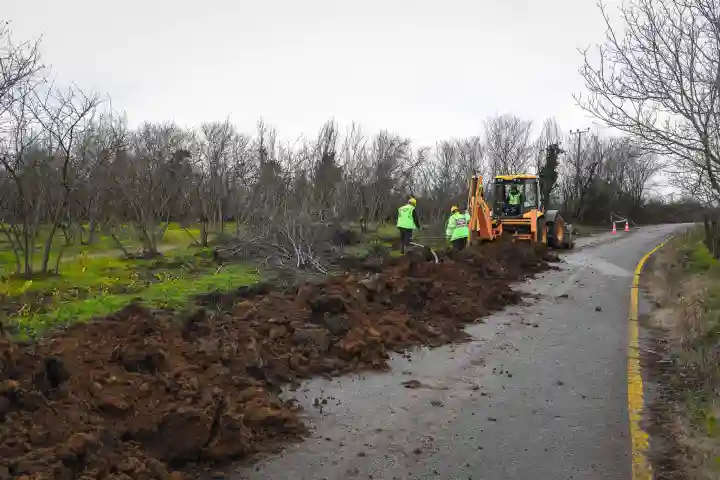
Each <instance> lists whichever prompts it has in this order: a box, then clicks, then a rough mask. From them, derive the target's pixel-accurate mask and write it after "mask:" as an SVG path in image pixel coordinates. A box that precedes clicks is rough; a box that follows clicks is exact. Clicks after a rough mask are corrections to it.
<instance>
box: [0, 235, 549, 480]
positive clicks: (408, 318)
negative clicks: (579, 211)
mask: <svg viewBox="0 0 720 480" xmlns="http://www.w3.org/2000/svg"><path fill="white" fill-rule="evenodd" d="M556 259H557V257H555V256H554V255H552V254H550V253H548V252H546V251H545V250H543V249H541V248H533V247H530V246H522V245H513V244H511V243H506V242H498V243H494V244H490V245H485V246H482V247H477V248H473V249H471V250H468V251H466V252H463V253H461V254H456V255H455V256H454V258H446V259H444V261H443V262H442V263H441V264H434V263H428V262H425V261H424V260H422V259H419V258H409V257H406V258H402V259H397V260H393V261H389V262H387V263H385V264H383V265H377V264H375V265H357V266H355V268H354V271H352V272H350V273H347V274H345V275H343V276H336V277H331V278H329V279H327V280H325V281H323V282H321V283H315V284H305V285H303V286H301V287H300V288H298V289H294V290H292V291H264V290H263V289H260V291H255V292H253V291H250V292H247V291H246V292H244V293H243V294H242V295H235V296H233V295H227V296H220V297H218V296H215V297H206V298H205V303H208V302H209V301H210V300H212V302H211V303H213V304H216V305H220V307H221V308H219V309H208V308H199V309H197V310H196V311H195V312H194V313H193V314H191V315H180V314H177V313H173V312H162V311H155V312H151V311H149V310H147V309H144V308H142V307H139V306H135V305H130V306H128V307H126V308H125V309H124V310H122V311H120V312H118V313H117V314H115V315H112V316H109V317H107V318H104V319H98V320H95V321H92V322H90V323H86V324H76V325H73V326H71V327H69V328H68V329H67V330H65V331H62V332H57V333H56V334H54V335H52V336H50V337H48V338H46V339H43V340H42V341H40V342H38V343H34V344H19V343H12V342H10V341H7V340H0V479H2V480H4V479H9V478H23V476H24V478H28V479H40V478H43V479H44V478H58V479H63V478H67V479H71V478H88V479H89V478H116V479H128V478H132V479H163V478H178V479H179V478H183V477H185V478H191V477H193V476H194V475H195V474H194V473H193V472H197V471H198V469H205V468H212V465H213V464H220V463H224V462H227V461H230V460H232V459H237V458H242V457H245V456H247V455H250V454H253V453H257V452H261V451H267V450H269V449H274V448H276V447H277V446H278V445H279V444H281V443H283V442H287V441H293V440H297V439H301V438H302V437H303V436H304V434H305V433H306V429H305V425H304V424H303V423H302V421H301V420H300V418H299V416H298V413H297V407H296V406H295V404H294V402H292V401H283V400H281V399H280V397H279V396H278V393H279V391H280V386H281V385H283V384H287V383H288V382H295V381H298V380H299V379H302V378H308V377H311V376H315V375H340V374H343V373H347V372H352V371H359V370H363V369H384V368H387V359H388V352H391V351H401V350H404V349H406V348H408V347H411V346H415V345H431V346H435V345H441V344H444V343H448V342H451V341H461V340H463V339H464V338H465V334H464V333H463V326H464V325H466V324H469V323H473V322H477V321H480V319H481V318H482V317H483V316H484V315H487V314H488V313H490V312H491V311H494V310H497V309H501V308H503V307H504V306H506V305H509V304H514V303H517V302H519V301H520V300H521V294H520V293H518V292H515V291H513V290H512V289H511V288H510V284H511V283H512V282H515V281H517V280H520V279H523V278H524V277H527V276H530V275H532V274H535V273H537V272H539V271H542V270H544V269H547V268H550V267H549V265H548V263H547V261H548V260H556ZM373 271H374V272H373ZM238 297H240V298H238ZM243 297H244V298H243Z"/></svg>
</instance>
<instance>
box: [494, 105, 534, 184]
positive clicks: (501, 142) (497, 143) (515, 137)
mask: <svg viewBox="0 0 720 480" xmlns="http://www.w3.org/2000/svg"><path fill="white" fill-rule="evenodd" d="M531 128H532V122H530V121H526V120H522V119H520V118H518V117H515V116H512V115H502V116H496V117H490V118H488V119H487V120H485V151H486V154H487V156H488V159H489V161H490V170H491V172H492V175H500V174H512V173H522V172H523V171H525V170H526V169H527V168H528V166H529V160H530V156H531V155H532V148H531V144H530V129H531Z"/></svg>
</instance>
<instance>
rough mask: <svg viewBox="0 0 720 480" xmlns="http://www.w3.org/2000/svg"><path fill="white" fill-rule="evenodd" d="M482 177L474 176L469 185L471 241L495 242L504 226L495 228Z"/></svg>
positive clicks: (500, 225) (499, 225)
mask: <svg viewBox="0 0 720 480" xmlns="http://www.w3.org/2000/svg"><path fill="white" fill-rule="evenodd" d="M484 194H485V190H484V185H483V178H482V175H473V176H472V177H471V178H470V183H469V185H468V203H467V204H468V209H469V210H470V241H471V242H472V241H473V240H475V239H479V240H481V241H489V240H494V239H495V238H497V237H498V236H499V235H500V234H501V233H502V224H498V225H497V226H495V227H493V219H492V211H491V210H490V207H489V206H488V204H487V202H486V201H485V195H484Z"/></svg>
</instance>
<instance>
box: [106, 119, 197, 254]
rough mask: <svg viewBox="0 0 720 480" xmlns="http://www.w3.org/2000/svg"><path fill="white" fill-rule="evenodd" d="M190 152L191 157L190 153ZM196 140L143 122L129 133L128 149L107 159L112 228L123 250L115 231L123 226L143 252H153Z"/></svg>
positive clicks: (187, 177) (173, 210)
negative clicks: (111, 187) (134, 130)
mask: <svg viewBox="0 0 720 480" xmlns="http://www.w3.org/2000/svg"><path fill="white" fill-rule="evenodd" d="M193 155H195V156H193ZM195 158H197V142H196V141H195V137H194V135H193V134H192V133H191V132H188V131H185V130H183V129H181V128H180V127H178V126H177V125H174V124H171V123H169V124H150V123H146V124H144V125H142V126H141V127H140V128H139V129H138V131H137V132H134V133H133V134H132V135H130V136H129V137H128V148H127V149H123V150H120V151H119V152H118V153H117V155H116V156H115V158H113V159H112V160H111V162H110V165H109V168H110V171H111V177H112V179H113V181H114V192H113V198H114V199H115V204H114V206H113V208H112V213H111V218H110V219H109V220H110V222H111V226H112V229H111V233H112V235H113V238H114V239H115V241H116V244H117V245H118V247H119V248H121V249H122V250H123V251H124V252H125V253H126V254H127V253H129V252H128V250H127V249H126V247H125V246H124V245H123V244H122V238H121V236H120V235H119V232H121V231H123V230H124V228H125V226H126V225H127V226H129V227H130V229H131V232H130V233H131V235H132V236H133V237H134V238H136V239H137V240H139V242H140V244H141V246H142V251H143V255H145V256H154V255H157V254H158V253H160V252H159V246H160V242H161V240H162V238H163V235H164V234H165V231H166V230H167V228H168V226H169V225H170V222H171V221H172V219H173V215H179V212H178V205H185V204H186V201H185V195H186V188H187V186H188V185H190V182H191V178H192V175H193V173H194V165H193V161H194V159H195Z"/></svg>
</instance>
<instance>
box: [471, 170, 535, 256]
mask: <svg viewBox="0 0 720 480" xmlns="http://www.w3.org/2000/svg"><path fill="white" fill-rule="evenodd" d="M484 193H485V192H484V186H483V178H482V175H474V176H473V177H472V178H471V179H470V185H469V193H468V206H469V208H470V232H471V241H472V240H474V239H479V240H481V241H492V240H495V239H496V238H497V237H499V236H500V235H502V234H503V227H505V230H507V232H508V233H512V235H513V239H515V240H527V241H531V242H532V241H535V239H536V236H537V226H538V219H539V218H540V217H542V215H543V213H542V212H539V211H538V210H537V209H532V210H530V211H528V212H525V213H524V214H523V215H522V216H521V217H518V218H503V219H502V221H500V220H498V219H497V218H495V217H493V212H492V210H491V209H490V206H489V205H488V204H487V202H486V201H485V195H484ZM473 237H474V238H473Z"/></svg>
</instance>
